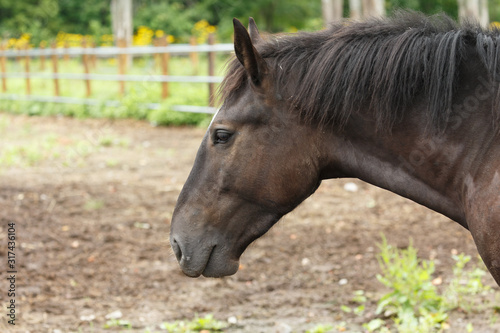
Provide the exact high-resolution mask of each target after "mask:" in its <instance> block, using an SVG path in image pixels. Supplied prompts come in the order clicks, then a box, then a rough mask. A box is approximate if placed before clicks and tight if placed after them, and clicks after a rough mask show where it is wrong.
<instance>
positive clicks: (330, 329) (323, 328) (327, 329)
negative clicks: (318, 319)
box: [306, 324, 334, 333]
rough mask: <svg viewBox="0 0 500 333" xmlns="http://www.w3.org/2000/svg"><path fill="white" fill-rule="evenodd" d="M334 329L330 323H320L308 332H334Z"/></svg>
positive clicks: (307, 332)
mask: <svg viewBox="0 0 500 333" xmlns="http://www.w3.org/2000/svg"><path fill="white" fill-rule="evenodd" d="M333 329H334V327H333V326H332V325H330V324H318V325H316V326H314V327H313V328H311V329H310V330H307V331H306V333H327V332H333Z"/></svg>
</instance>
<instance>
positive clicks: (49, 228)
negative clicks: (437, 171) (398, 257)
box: [0, 114, 500, 333]
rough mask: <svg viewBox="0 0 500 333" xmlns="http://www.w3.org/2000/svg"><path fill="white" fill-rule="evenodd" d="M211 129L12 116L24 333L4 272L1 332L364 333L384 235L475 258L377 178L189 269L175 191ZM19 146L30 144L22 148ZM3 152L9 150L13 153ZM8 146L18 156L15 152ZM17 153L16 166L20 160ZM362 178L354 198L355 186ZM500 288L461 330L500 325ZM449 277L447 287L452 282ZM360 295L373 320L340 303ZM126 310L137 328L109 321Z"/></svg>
mask: <svg viewBox="0 0 500 333" xmlns="http://www.w3.org/2000/svg"><path fill="white" fill-rule="evenodd" d="M203 134H204V130H203V129H199V128H157V127H152V126H150V125H149V124H147V123H145V122H138V121H110V120H76V119H68V118H35V117H24V116H12V115H7V114H0V138H1V140H0V156H4V159H6V156H11V159H12V161H11V162H9V163H7V162H6V161H0V258H2V259H0V260H1V261H3V262H2V263H1V265H2V267H6V266H7V252H8V250H7V247H8V243H7V241H8V240H7V236H8V223H12V222H14V223H15V230H16V231H15V233H16V235H15V236H16V241H15V242H16V247H15V251H14V253H15V269H16V270H17V273H16V274H15V275H16V280H15V292H16V295H15V297H14V298H15V304H16V321H15V323H16V325H15V329H14V327H13V326H12V325H9V324H8V323H7V320H8V317H7V311H8V309H7V306H8V305H9V302H10V300H11V299H12V297H9V296H8V295H7V294H8V289H9V284H10V282H9V281H8V280H7V278H8V277H9V276H8V273H6V270H5V269H2V271H1V272H2V273H1V274H2V275H1V279H0V304H1V305H2V309H3V310H2V311H1V312H0V313H1V320H0V332H10V331H12V332H17V331H18V332H50V333H59V332H101V331H105V332H108V331H123V332H132V331H133V332H165V330H162V329H161V326H160V325H161V324H162V323H165V322H173V321H175V320H181V319H184V320H190V319H192V318H194V317H195V316H196V315H198V316H204V315H206V314H213V315H214V317H215V318H216V319H218V320H221V321H224V322H227V321H228V319H229V321H230V322H231V323H232V324H230V326H229V327H228V328H227V329H226V330H225V331H226V332H279V333H288V332H304V331H305V330H306V329H310V328H311V327H314V326H316V325H318V324H321V323H330V324H332V325H333V326H334V327H335V329H334V331H339V332H342V331H345V332H362V331H363V329H362V328H361V326H360V325H361V324H362V323H363V322H367V321H369V320H371V319H373V318H375V317H376V316H375V314H374V311H375V308H376V301H377V299H378V298H379V297H380V296H381V295H383V294H384V293H385V292H387V290H386V289H384V287H383V286H382V284H381V283H380V282H378V280H377V279H376V274H378V273H379V272H380V271H379V268H378V263H377V259H376V255H377V253H378V247H377V244H378V243H379V242H380V241H381V234H382V233H383V234H384V235H385V236H386V237H387V239H388V242H389V243H390V244H393V245H397V246H398V247H400V248H404V247H406V246H408V244H409V238H410V237H411V238H412V239H413V244H414V246H415V247H416V248H418V249H419V256H420V257H421V258H424V259H429V258H432V259H435V261H436V274H435V275H436V277H440V278H442V280H443V281H444V282H446V281H448V280H449V278H450V276H451V274H452V266H453V259H452V258H451V254H452V253H456V252H458V253H461V252H464V253H466V254H469V255H471V256H473V257H475V256H476V255H477V251H476V249H475V246H474V244H473V241H472V238H471V236H470V234H469V233H468V232H467V231H466V230H464V229H463V228H462V227H461V226H459V225H458V224H457V223H454V222H452V221H450V220H449V219H447V218H445V217H443V216H441V215H439V214H437V213H434V212H431V211H429V210H428V209H425V208H423V207H421V206H419V205H417V204H414V203H412V202H410V201H408V200H406V199H403V198H401V197H398V196H396V195H394V194H392V193H389V192H387V191H384V190H381V189H378V188H376V187H373V186H371V185H368V184H366V183H363V182H360V181H357V180H352V179H346V180H335V181H325V182H323V184H322V185H321V187H320V188H319V190H318V191H317V193H315V194H314V195H313V196H312V197H311V198H309V199H308V200H307V201H306V202H305V203H303V204H302V205H301V206H299V207H298V208H297V209H296V210H295V211H294V212H292V213H291V214H289V215H288V216H286V217H285V218H283V220H282V221H280V222H279V223H278V224H277V225H276V226H275V227H274V228H273V229H271V231H270V232H269V233H268V234H266V235H265V236H264V237H262V238H261V239H259V240H257V241H256V242H254V243H253V244H252V245H251V246H250V247H249V248H248V249H247V251H246V252H245V253H244V254H243V256H242V260H241V265H242V266H241V269H240V271H239V272H238V273H237V274H236V275H234V276H231V277H226V278H223V279H208V278H203V277H202V278H197V279H191V278H188V277H186V276H184V275H183V274H182V272H181V271H180V269H179V268H178V265H177V262H176V260H175V256H174V255H173V254H172V251H171V249H170V245H169V243H168V234H169V223H170V218H171V214H172V211H173V208H174V205H175V202H176V198H177V196H178V194H179V192H180V190H181V188H182V185H183V183H184V181H185V179H186V177H187V175H188V173H189V170H190V168H191V165H192V163H193V161H194V156H195V153H196V150H197V148H198V145H199V143H200V141H201V138H202V136H203ZM13 147H18V148H16V149H17V150H16V149H14V148H13ZM2 152H4V155H2ZM5 152H9V154H7V153H5ZM16 158H17V160H16ZM348 182H352V183H354V184H356V185H357V187H358V189H357V191H355V192H351V191H346V190H345V188H344V185H345V184H346V183H348ZM485 283H486V284H488V285H491V286H492V287H493V289H494V291H495V293H491V294H488V295H486V296H482V295H478V296H477V301H478V304H483V305H484V304H486V305H484V306H478V307H477V309H473V310H471V311H470V312H465V311H455V312H453V313H452V315H451V320H450V325H451V328H450V329H449V332H467V330H466V325H467V324H468V323H471V324H472V325H473V328H474V332H500V323H499V321H498V316H499V315H498V314H497V313H496V312H495V311H494V304H495V302H497V301H498V299H499V297H497V294H498V292H497V290H498V288H497V287H495V284H494V282H493V279H492V278H491V277H490V276H489V275H488V276H487V277H486V278H485ZM443 284H444V283H443ZM356 290H363V291H364V292H365V294H366V295H367V297H368V302H367V303H366V310H365V311H364V313H363V314H362V315H355V314H353V313H346V312H344V311H342V310H341V306H342V305H353V304H352V303H351V302H350V301H351V299H352V298H353V293H354V291H356ZM116 311H119V312H120V313H121V316H120V315H117V317H120V319H122V320H126V321H127V322H129V323H130V324H131V326H132V328H116V327H115V328H107V329H105V328H104V325H105V323H106V322H107V321H108V319H107V318H106V316H108V318H109V315H110V314H112V313H115V314H117V312H116Z"/></svg>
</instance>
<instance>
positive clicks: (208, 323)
mask: <svg viewBox="0 0 500 333" xmlns="http://www.w3.org/2000/svg"><path fill="white" fill-rule="evenodd" d="M227 327H228V324H227V323H225V322H223V321H219V320H217V319H215V318H214V316H213V315H211V314H208V315H206V316H205V317H195V318H194V319H193V320H191V321H175V322H173V323H163V324H161V328H162V329H164V330H166V331H167V332H169V333H192V332H200V331H204V332H205V333H208V332H210V333H212V332H222V331H223V330H224V329H225V328H227Z"/></svg>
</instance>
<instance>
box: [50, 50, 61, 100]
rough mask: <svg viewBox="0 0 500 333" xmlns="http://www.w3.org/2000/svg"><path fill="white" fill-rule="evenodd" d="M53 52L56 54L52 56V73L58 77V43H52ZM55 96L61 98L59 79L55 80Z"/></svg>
mask: <svg viewBox="0 0 500 333" xmlns="http://www.w3.org/2000/svg"><path fill="white" fill-rule="evenodd" d="M51 46H52V51H53V52H54V53H53V54H52V57H51V58H52V71H53V73H54V74H55V75H57V72H58V65H57V61H58V56H57V53H56V51H57V43H56V42H53V43H52V45H51ZM54 95H55V96H56V97H58V96H59V79H58V78H57V77H55V78H54Z"/></svg>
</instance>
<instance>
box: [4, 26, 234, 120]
mask: <svg viewBox="0 0 500 333" xmlns="http://www.w3.org/2000/svg"><path fill="white" fill-rule="evenodd" d="M117 44H118V46H115V47H98V48H96V47H86V46H87V45H86V43H85V42H83V43H82V47H73V48H67V47H66V48H57V47H56V45H55V44H53V45H52V46H51V48H43V47H40V48H37V49H20V50H6V49H4V48H2V46H0V79H1V91H2V93H1V94H0V100H1V99H4V100H27V101H36V102H52V103H70V104H86V105H97V104H102V103H103V102H102V101H100V100H97V99H92V98H90V96H91V95H92V81H115V82H117V84H118V86H119V91H120V94H121V95H122V96H123V95H124V94H125V83H126V82H134V81H135V82H159V83H161V85H162V89H161V97H162V98H163V99H164V98H167V97H168V96H169V85H168V84H169V83H170V82H185V83H196V84H200V83H205V84H208V89H209V100H208V101H207V104H208V106H205V107H203V106H192V105H176V106H173V107H172V109H173V110H175V111H181V112H201V113H213V112H214V111H215V109H214V107H213V95H214V91H215V85H216V84H217V83H219V82H221V81H222V77H220V76H215V54H216V53H229V52H231V51H233V49H234V46H233V44H215V43H214V37H213V35H210V36H209V38H208V44H203V45H196V44H195V43H191V44H173V45H168V43H167V40H166V39H165V38H162V39H158V40H156V41H155V45H154V46H134V47H125V46H124V43H120V42H119V43H117ZM199 53H207V54H208V75H207V76H173V75H169V61H170V55H189V56H190V58H191V60H192V62H197V57H198V54H199ZM147 55H153V56H154V57H155V59H156V61H157V62H158V63H159V65H160V67H161V74H160V75H132V74H127V73H126V72H127V62H128V60H127V58H128V57H130V56H147ZM36 57H38V58H40V68H41V69H42V70H44V69H45V66H46V62H47V61H50V62H51V63H52V71H51V73H46V72H33V71H31V70H30V69H31V66H30V61H31V58H36ZM70 57H81V59H82V65H83V66H82V73H60V72H59V61H60V58H63V59H69V58H70ZM111 57H114V58H116V59H117V61H118V73H117V74H97V73H91V68H95V67H96V58H111ZM8 59H14V60H17V61H24V72H10V71H7V60H8ZM11 78H18V79H19V78H21V79H24V80H25V90H26V93H25V95H19V94H7V93H6V92H7V86H8V79H11ZM32 78H40V79H45V80H51V81H52V82H53V86H54V94H53V95H54V96H52V97H48V96H36V95H32V94H31V79H32ZM62 79H64V80H81V81H84V82H85V90H86V98H74V97H65V96H61V95H60V88H59V87H60V82H59V81H60V80H62ZM104 104H105V105H107V106H118V105H120V102H119V101H117V100H108V101H105V102H104ZM159 106H160V103H148V104H146V107H147V108H150V109H157V108H159Z"/></svg>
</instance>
